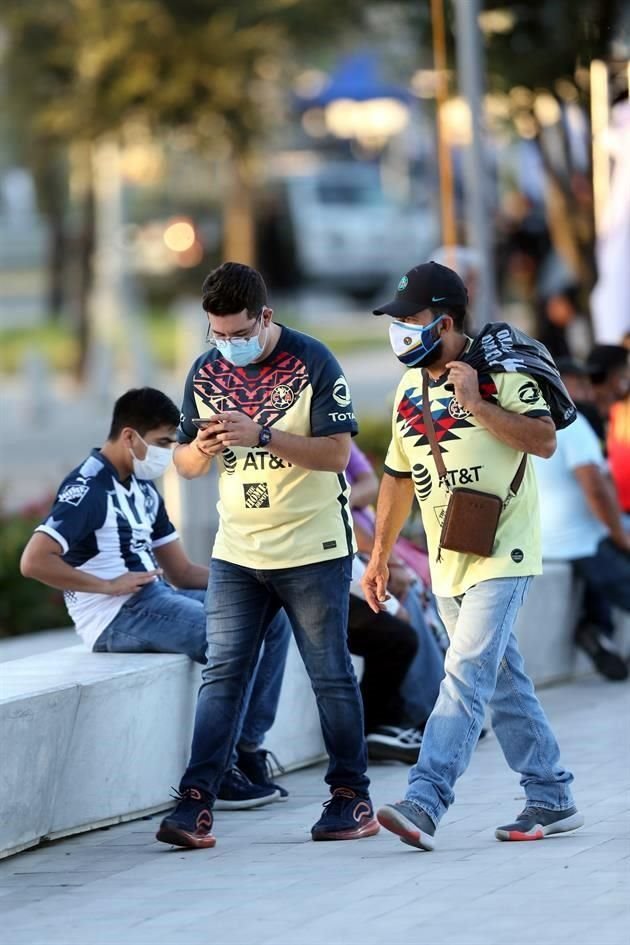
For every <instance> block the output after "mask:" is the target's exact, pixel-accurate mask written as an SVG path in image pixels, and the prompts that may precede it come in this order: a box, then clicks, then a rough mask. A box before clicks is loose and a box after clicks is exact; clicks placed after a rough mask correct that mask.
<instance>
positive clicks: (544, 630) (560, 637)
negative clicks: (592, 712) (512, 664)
mask: <svg viewBox="0 0 630 945" xmlns="http://www.w3.org/2000/svg"><path fill="white" fill-rule="evenodd" d="M581 593H582V592H581V589H580V587H579V585H578V584H576V582H575V581H574V580H573V573H572V570H571V566H570V565H569V564H567V563H565V562H563V561H545V563H544V572H543V574H539V575H537V576H536V577H535V578H534V580H533V583H532V586H531V588H530V590H529V594H528V596H527V599H526V600H525V604H524V606H523V608H522V610H521V612H520V614H519V617H518V620H517V623H516V635H517V636H518V642H519V646H520V649H521V653H522V654H523V658H524V660H525V668H526V670H527V672H528V673H529V675H530V676H531V678H532V679H533V681H534V682H535V683H536V685H544V684H546V683H551V682H556V681H558V680H560V679H568V678H569V677H571V676H573V675H574V673H575V672H576V668H577V669H578V670H579V671H582V672H583V671H584V667H585V666H586V667H587V668H590V667H589V665H588V663H587V661H586V659H585V660H584V664H578V665H577V667H576V661H577V656H578V654H577V653H576V649H575V644H574V643H573V633H574V629H575V623H576V620H577V616H578V609H579V606H580V600H581Z"/></svg>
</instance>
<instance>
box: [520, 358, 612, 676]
mask: <svg viewBox="0 0 630 945" xmlns="http://www.w3.org/2000/svg"><path fill="white" fill-rule="evenodd" d="M558 369H559V370H560V374H561V377H562V380H563V381H564V383H565V385H566V387H567V390H568V391H569V394H570V395H571V397H572V398H573V399H574V400H575V402H576V403H584V402H586V403H588V401H589V398H590V396H591V393H590V384H589V381H588V377H587V374H586V371H585V370H584V368H582V367H581V366H580V365H579V364H577V363H576V362H573V361H570V360H568V359H559V360H558ZM557 442H558V446H557V449H556V452H555V453H554V455H553V456H552V457H551V458H550V459H540V458H539V457H537V456H534V457H533V460H534V466H535V469H536V476H537V479H538V486H539V489H538V491H539V497H540V513H541V525H542V549H543V559H545V560H551V561H553V560H565V561H571V563H572V564H573V568H574V571H575V573H576V574H577V575H578V577H580V578H581V579H582V581H583V582H584V589H585V594H584V610H583V613H582V616H581V618H580V621H579V624H578V627H577V630H576V637H575V639H576V644H577V645H578V646H579V647H580V648H581V649H583V650H584V651H585V652H586V653H587V654H588V655H589V657H590V658H591V659H592V660H593V662H594V664H595V666H596V668H597V669H598V670H599V672H600V673H602V675H604V676H606V677H607V678H608V679H615V680H621V679H626V678H627V675H628V669H627V667H626V664H625V662H624V660H623V659H622V657H621V655H620V654H619V653H618V652H617V650H616V648H615V646H614V644H613V643H612V641H611V639H610V636H611V634H612V631H613V629H614V627H613V622H612V616H611V611H610V607H611V605H613V604H614V605H616V606H618V607H621V608H622V609H624V610H630V534H628V533H627V532H626V531H625V530H624V527H623V523H622V519H621V513H620V509H619V504H618V502H617V498H616V496H615V493H614V489H613V487H612V484H611V482H610V479H609V477H608V475H607V473H606V468H605V461H604V456H603V453H602V449H601V446H600V444H599V442H598V440H597V436H596V435H595V432H594V431H593V429H592V428H591V426H590V425H589V423H588V422H587V420H586V419H585V418H584V416H583V415H582V414H581V413H580V412H578V415H577V417H576V419H575V421H574V422H573V423H572V424H571V425H570V426H568V427H566V428H565V429H564V430H559V431H558V436H557Z"/></svg>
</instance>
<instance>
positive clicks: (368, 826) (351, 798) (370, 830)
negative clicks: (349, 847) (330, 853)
mask: <svg viewBox="0 0 630 945" xmlns="http://www.w3.org/2000/svg"><path fill="white" fill-rule="evenodd" d="M378 831H379V826H378V824H377V822H376V818H375V817H374V808H373V807H372V802H371V800H370V798H369V797H367V796H366V795H365V794H357V793H356V792H355V791H353V790H351V789H350V788H345V787H338V788H335V790H334V791H333V792H332V797H331V798H330V800H329V801H326V803H325V804H324V813H323V814H322V816H321V817H320V818H319V820H318V821H317V823H316V824H314V825H313V827H312V829H311V836H312V838H313V840H360V839H361V838H362V837H373V836H374V834H375V833H378Z"/></svg>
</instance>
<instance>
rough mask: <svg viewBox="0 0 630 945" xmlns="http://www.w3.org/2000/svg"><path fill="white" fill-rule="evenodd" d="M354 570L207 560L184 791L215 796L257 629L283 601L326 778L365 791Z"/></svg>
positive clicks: (348, 562)
mask: <svg viewBox="0 0 630 945" xmlns="http://www.w3.org/2000/svg"><path fill="white" fill-rule="evenodd" d="M351 570H352V559H351V558H350V557H346V558H337V559H334V560H333V561H322V562H318V563H317V564H309V565H304V566H302V567H295V568H280V569H273V570H268V571H258V570H254V569H252V568H245V567H241V566H239V565H235V564H231V563H228V562H227V561H221V560H219V559H216V558H214V559H213V560H212V561H211V564H210V581H209V583H208V596H207V604H206V607H207V613H208V663H207V665H206V667H205V668H204V670H203V673H202V676H203V681H202V684H201V688H200V690H199V700H198V703H197V714H196V717H195V729H194V734H193V743H192V749H191V757H190V762H189V764H188V768H187V769H186V772H185V773H184V776H183V778H182V780H181V785H180V787H181V789H182V790H184V789H185V788H188V787H197V788H201V789H203V790H204V791H206V792H207V793H208V794H209V795H210V796H211V798H213V797H215V796H216V793H217V790H218V786H219V782H220V780H221V775H222V774H223V770H224V768H225V766H226V764H227V763H228V760H229V758H230V755H231V753H232V751H233V747H234V745H235V744H236V737H237V729H238V719H239V716H240V714H241V712H242V706H243V703H244V699H245V697H246V689H247V682H248V679H249V677H250V675H251V672H252V668H253V667H254V666H255V665H256V661H257V659H258V653H259V650H260V646H261V643H262V640H263V636H264V634H265V631H266V629H267V627H268V626H269V624H270V622H271V621H272V620H273V618H274V617H275V615H276V614H277V613H278V610H279V609H280V608H281V607H284V609H285V611H286V613H287V615H288V617H289V620H290V621H291V626H292V628H293V633H294V635H295V639H296V642H297V645H298V649H299V651H300V654H301V656H302V659H303V660H304V665H305V666H306V670H307V672H308V674H309V676H310V679H311V685H312V687H313V691H314V693H315V697H316V699H317V707H318V710H319V716H320V720H321V725H322V732H323V736H324V742H325V744H326V749H327V751H328V755H329V765H328V772H327V774H326V781H327V783H328V784H329V785H330V786H331V787H332V788H335V787H340V786H345V787H349V788H352V789H353V790H355V791H357V792H358V793H361V794H366V793H367V789H368V785H369V781H368V778H367V777H366V774H365V770H366V767H367V752H366V745H365V739H364V736H363V711H362V706H361V695H360V693H359V687H358V684H357V680H356V677H355V675H354V670H353V667H352V662H351V659H350V654H349V652H348V645H347V627H348V606H349V590H350V579H351Z"/></svg>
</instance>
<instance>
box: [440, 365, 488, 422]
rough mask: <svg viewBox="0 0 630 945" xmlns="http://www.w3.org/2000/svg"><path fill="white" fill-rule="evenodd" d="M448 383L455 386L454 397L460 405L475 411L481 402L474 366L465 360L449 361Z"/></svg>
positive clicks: (472, 411) (471, 411)
mask: <svg viewBox="0 0 630 945" xmlns="http://www.w3.org/2000/svg"><path fill="white" fill-rule="evenodd" d="M446 367H447V368H448V371H449V374H448V383H449V384H453V386H454V387H455V398H456V400H457V403H458V404H459V405H460V407H463V408H464V410H468V411H469V412H470V413H474V412H475V408H476V407H477V406H478V405H479V404H480V403H481V402H482V397H481V394H480V393H479V377H478V375H477V372H476V371H475V369H474V368H472V367H471V366H470V364H466V363H465V361H449V362H448V364H447V365H446Z"/></svg>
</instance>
